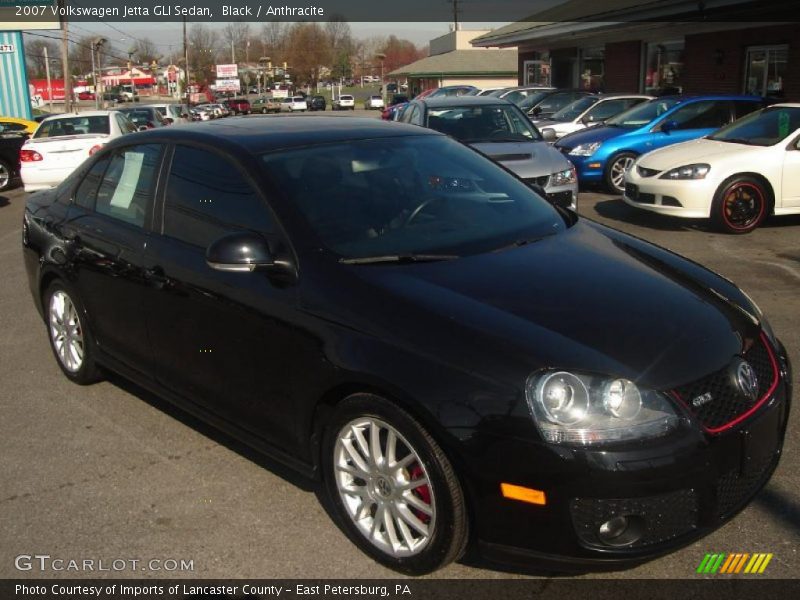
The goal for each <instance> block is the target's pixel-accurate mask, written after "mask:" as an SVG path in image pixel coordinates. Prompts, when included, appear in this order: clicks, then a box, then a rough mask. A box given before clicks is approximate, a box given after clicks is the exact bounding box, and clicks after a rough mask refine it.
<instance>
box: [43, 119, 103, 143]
mask: <svg viewBox="0 0 800 600" xmlns="http://www.w3.org/2000/svg"><path fill="white" fill-rule="evenodd" d="M87 133H94V134H108V133H110V125H109V121H108V117H107V116H106V115H99V116H94V117H81V116H74V117H65V118H61V119H49V120H47V121H45V122H44V123H42V124H41V125H40V126H39V128H38V129H37V130H36V133H34V134H33V137H34V138H49V137H62V136H66V135H82V134H87Z"/></svg>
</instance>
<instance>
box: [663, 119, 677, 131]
mask: <svg viewBox="0 0 800 600" xmlns="http://www.w3.org/2000/svg"><path fill="white" fill-rule="evenodd" d="M677 128H678V122H677V121H672V120H669V121H664V122H663V123H662V124H661V132H662V133H669V132H670V131H674V130H675V129H677Z"/></svg>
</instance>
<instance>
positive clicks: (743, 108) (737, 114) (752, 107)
mask: <svg viewBox="0 0 800 600" xmlns="http://www.w3.org/2000/svg"><path fill="white" fill-rule="evenodd" d="M762 106H763V104H762V103H761V102H752V101H750V102H748V101H746V100H734V101H733V118H734V119H741V118H742V117H744V116H746V115H749V114H750V113H752V112H754V111H756V110H758V109H759V108H761V107H762Z"/></svg>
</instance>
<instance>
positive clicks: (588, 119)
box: [533, 94, 653, 139]
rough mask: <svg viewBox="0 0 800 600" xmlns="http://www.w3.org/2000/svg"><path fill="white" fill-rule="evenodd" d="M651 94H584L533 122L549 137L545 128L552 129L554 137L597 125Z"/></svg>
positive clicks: (648, 98) (644, 99)
mask: <svg viewBox="0 0 800 600" xmlns="http://www.w3.org/2000/svg"><path fill="white" fill-rule="evenodd" d="M652 99H653V96H645V95H644V94H601V95H598V96H584V97H583V98H579V99H578V100H575V102H572V103H571V104H568V105H567V106H565V107H564V108H562V109H561V110H559V111H556V112H555V113H554V114H553V116H551V117H549V118H547V119H535V120H534V121H533V124H534V125H536V127H537V128H538V129H539V131H541V132H542V135H546V136H548V137H549V134H546V133H545V130H547V129H552V130H553V132H554V133H555V136H554V137H555V138H556V139H558V138H560V137H562V136H565V135H567V134H568V133H572V132H573V131H579V130H581V129H584V128H586V127H590V126H592V125H599V124H601V123H603V122H604V121H605V120H606V119H610V118H611V117H613V116H616V115H618V114H619V113H621V112H622V111H624V110H628V109H629V108H633V107H634V106H636V105H637V104H641V103H642V102H646V101H647V100H652Z"/></svg>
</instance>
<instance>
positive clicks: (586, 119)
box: [581, 115, 594, 125]
mask: <svg viewBox="0 0 800 600" xmlns="http://www.w3.org/2000/svg"><path fill="white" fill-rule="evenodd" d="M581 123H583V124H584V125H589V123H594V117H593V116H592V115H586V116H585V117H583V118H582V119H581Z"/></svg>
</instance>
